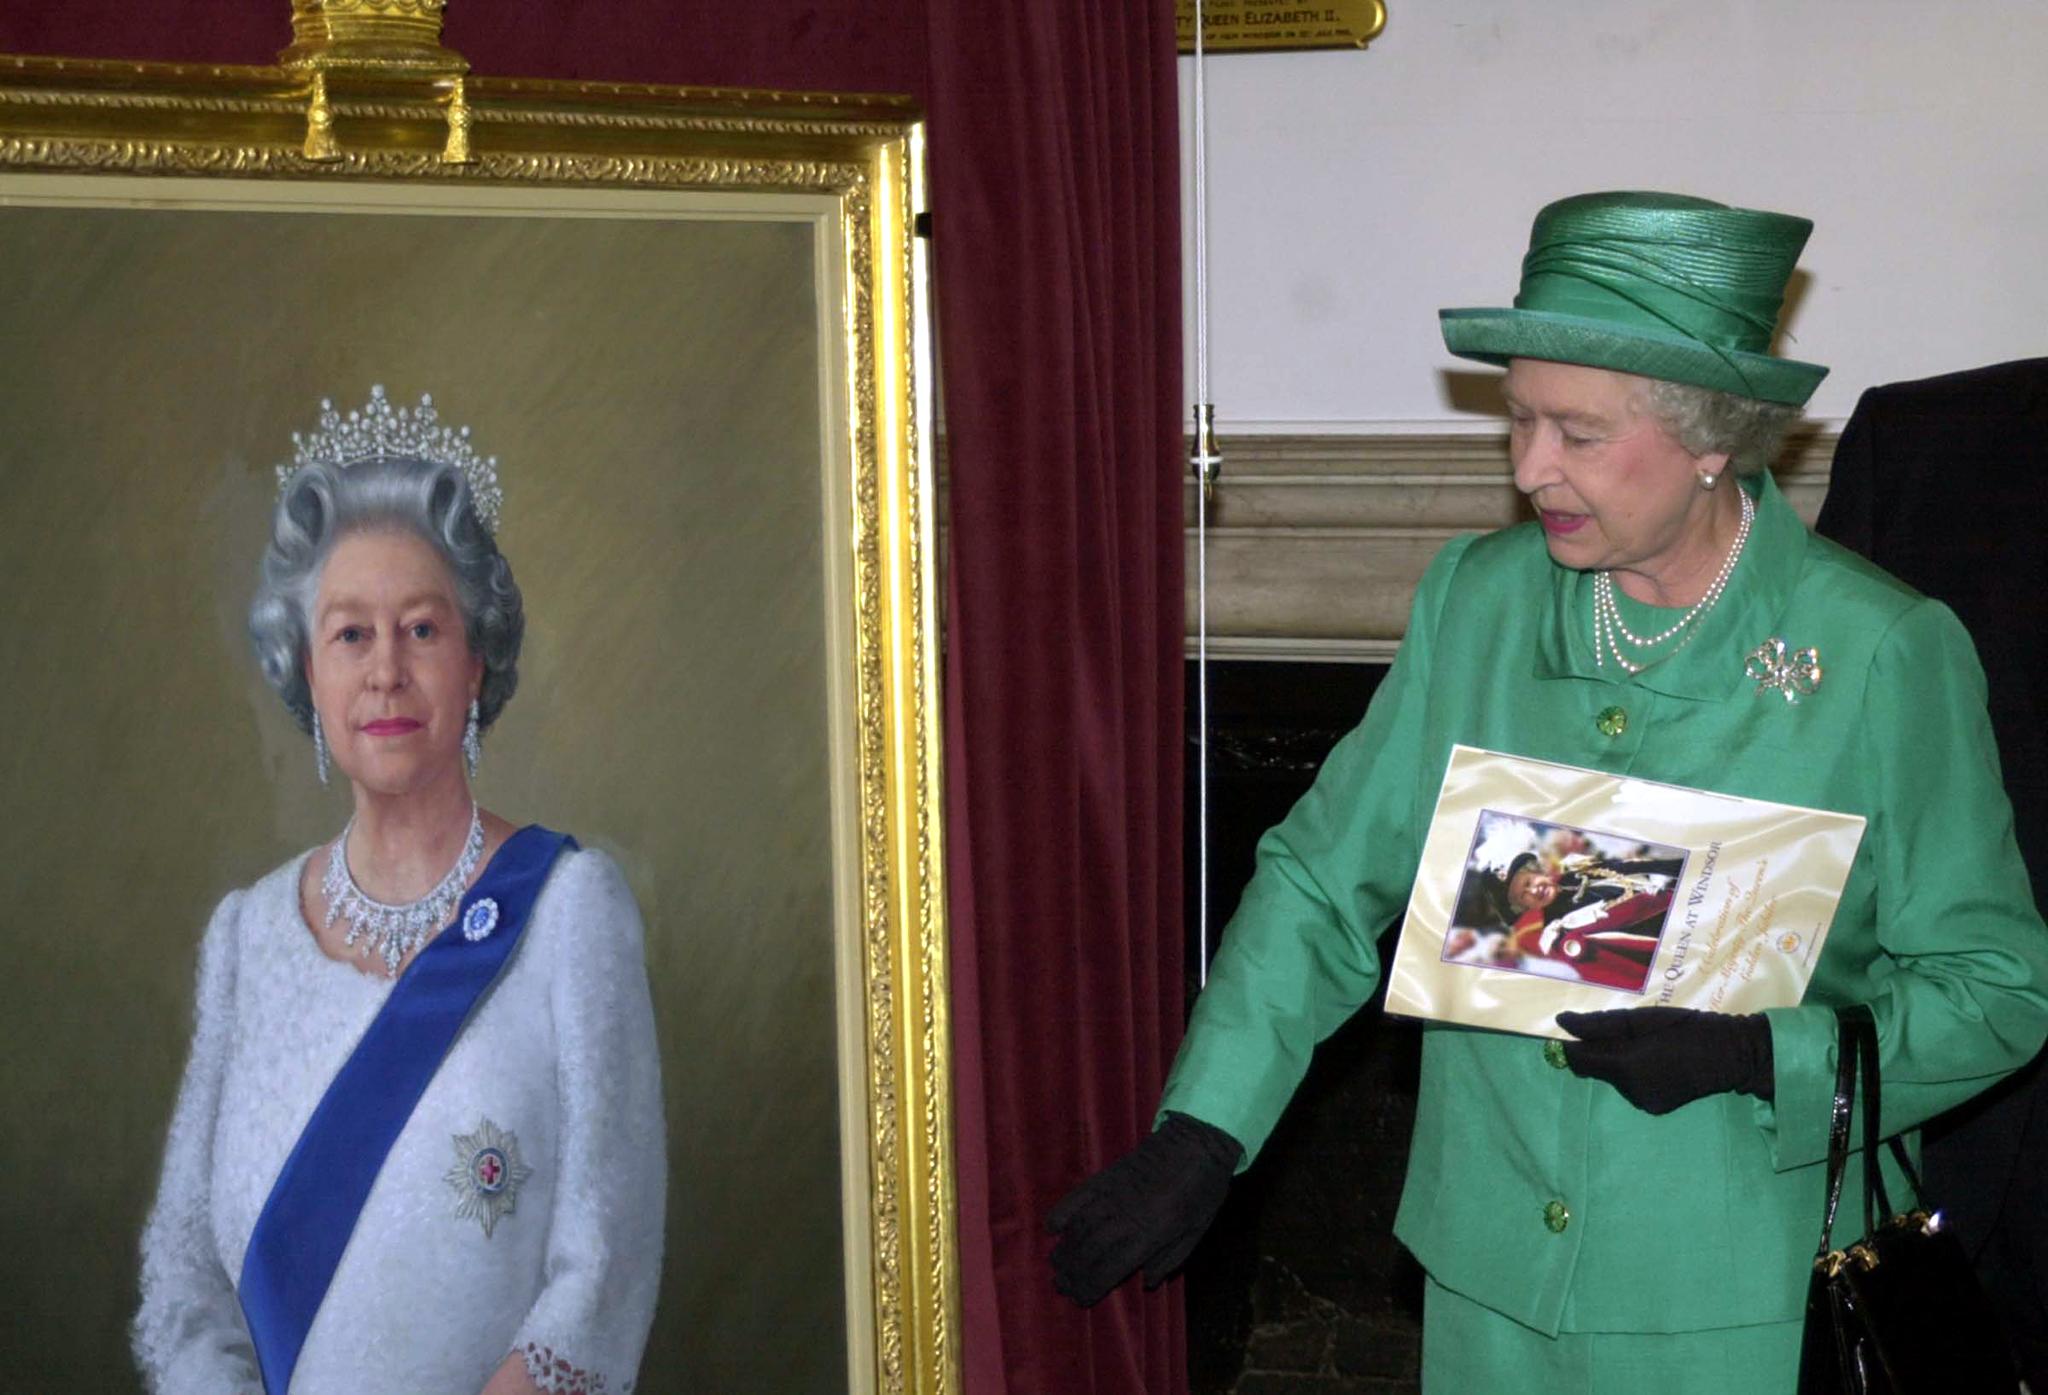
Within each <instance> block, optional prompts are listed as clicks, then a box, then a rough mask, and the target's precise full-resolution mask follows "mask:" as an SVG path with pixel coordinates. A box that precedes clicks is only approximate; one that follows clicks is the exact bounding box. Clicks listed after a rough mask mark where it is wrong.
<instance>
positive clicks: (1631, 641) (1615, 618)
mask: <svg viewBox="0 0 2048 1395" xmlns="http://www.w3.org/2000/svg"><path fill="white" fill-rule="evenodd" d="M1736 493H1737V494H1739V495H1740V496H1741V498H1742V522H1741V523H1740V524H1739V525H1737V527H1736V529H1735V543H1734V545H1733V546H1732V547H1730V548H1729V549H1728V556H1727V558H1726V560H1724V561H1723V562H1722V563H1721V570H1720V572H1719V573H1718V574H1717V575H1716V576H1715V577H1714V580H1713V582H1712V584H1711V585H1709V586H1708V587H1707V593H1706V594H1705V595H1704V596H1701V597H1700V598H1699V600H1697V601H1695V602H1694V603H1693V607H1692V609H1691V610H1688V611H1687V612H1686V613H1685V614H1683V615H1681V616H1679V617H1678V619H1676V620H1675V621H1673V622H1672V623H1671V624H1670V625H1668V626H1667V627H1665V629H1664V630H1663V631H1661V632H1660V633H1658V634H1654V635H1650V636H1648V637H1644V636H1641V635H1638V634H1636V633H1635V632H1633V631H1632V630H1630V629H1629V627H1628V626H1627V625H1626V624H1624V623H1622V619H1621V607H1620V606H1619V605H1617V604H1616V603H1615V600H1614V573H1613V572H1597V573H1595V574H1594V576H1593V663H1594V665H1595V666H1596V667H1605V666H1606V663H1607V658H1606V655H1608V654H1611V655H1613V656H1614V662H1615V663H1617V664H1619V665H1621V667H1622V669H1623V670H1624V671H1626V672H1628V673H1641V672H1642V671H1643V670H1644V669H1646V668H1648V667H1649V666H1650V665H1651V664H1653V663H1655V662H1656V661H1657V659H1661V658H1669V657H1670V654H1660V655H1657V656H1656V658H1648V659H1644V660H1643V661H1642V662H1640V663H1637V662H1635V661H1633V660H1631V659H1629V658H1628V657H1627V656H1626V655H1624V654H1623V653H1622V652H1621V646H1622V644H1623V642H1624V641H1625V642H1626V643H1627V644H1628V645H1629V646H1630V647H1631V648H1633V649H1635V650H1637V651H1638V652H1640V651H1643V650H1647V649H1654V648H1656V647H1657V646H1658V645H1660V644H1662V643H1664V642H1665V641H1666V640H1669V639H1671V638H1672V637H1673V636H1675V635H1677V634H1678V633H1679V632H1680V631H1683V630H1686V629H1687V628H1688V627H1689V626H1691V625H1692V624H1693V623H1694V622H1695V621H1697V620H1699V619H1700V618H1701V617H1702V616H1704V615H1705V614H1706V613H1707V612H1708V611H1710V610H1712V609H1713V608H1714V602H1716V601H1718V600H1720V599H1721V592H1722V591H1724V590H1725V589H1727V586H1728V577H1729V575H1730V574H1731V573H1733V572H1734V570H1735V563H1736V562H1737V560H1739V559H1740V558H1741V556H1742V545H1743V544H1744V543H1746V542H1748V541H1749V525H1750V524H1751V523H1752V522H1754V521H1755V519H1756V503H1755V501H1753V500H1752V499H1751V498H1750V497H1749V492H1748V491H1747V490H1737V491H1736ZM1696 633H1698V631H1696V630H1695V631H1692V632H1691V633H1688V634H1687V635H1686V636H1685V638H1684V639H1682V640H1680V641H1679V642H1678V645H1677V647H1676V648H1674V649H1673V650H1671V654H1676V653H1677V652H1678V650H1679V649H1683V648H1685V646H1686V645H1688V644H1690V643H1691V642H1692V636H1693V634H1696ZM1603 650H1604V651H1605V652H1604V653H1603V652H1602V651H1603Z"/></svg>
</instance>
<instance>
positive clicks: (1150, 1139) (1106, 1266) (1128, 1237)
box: [1046, 1114, 1244, 1308]
mask: <svg viewBox="0 0 2048 1395" xmlns="http://www.w3.org/2000/svg"><path fill="white" fill-rule="evenodd" d="M1243 1156H1244V1149H1243V1148H1242V1147H1241V1146H1239V1144H1238V1141H1237V1140H1236V1139H1234V1138H1232V1137H1231V1136H1230V1135H1229V1134H1227V1133H1225V1132H1224V1131H1223V1130H1221V1129H1219V1128H1217V1127H1215V1126H1214V1125H1213V1124H1205V1123H1203V1122H1202V1121H1201V1120H1200V1119H1196V1118H1193V1117H1192V1116H1190V1115H1186V1114H1168V1115H1167V1116H1166V1119H1165V1122H1163V1123H1161V1124H1160V1126H1159V1127H1158V1129H1156V1130H1155V1131H1154V1132H1152V1133H1151V1134H1150V1135H1148V1136H1147V1137H1146V1138H1145V1139H1144V1140H1143V1141H1142V1142H1140V1143H1139V1144H1138V1146H1137V1147H1136V1148H1133V1149H1132V1150H1131V1151H1130V1152H1128V1153H1126V1154H1124V1155H1123V1156H1122V1157H1121V1158H1118V1159H1117V1160H1116V1161H1115V1162H1113V1163H1111V1164H1110V1165H1109V1166H1108V1167H1106V1168H1104V1169H1103V1170H1102V1171H1100V1172H1098V1173H1096V1174H1095V1175H1094V1176H1093V1177H1090V1178H1089V1179H1088V1180H1087V1181H1085V1182H1083V1183H1081V1185H1080V1186H1078V1187H1076V1188H1074V1190H1072V1191H1071V1192H1068V1193H1067V1195H1066V1197H1065V1199H1063V1200H1062V1201H1061V1202H1060V1204H1059V1205H1057V1206H1055V1207H1054V1208H1053V1209H1052V1214H1051V1215H1050V1216H1048V1217H1047V1218H1046V1229H1048V1230H1050V1231H1052V1232H1053V1233H1054V1234H1056V1235H1058V1236H1059V1237H1060V1242H1059V1244H1058V1245H1056V1246H1055V1247H1054V1248H1053V1252H1052V1270H1053V1286H1054V1287H1055V1288H1057V1289H1058V1290H1059V1291H1060V1292H1061V1293H1064V1294H1065V1295H1066V1296H1067V1297H1069V1298H1071V1299H1073V1300H1074V1301H1075V1302H1076V1303H1079V1304H1080V1305H1081V1306H1082V1307H1084V1308H1088V1307H1093V1306H1094V1305H1095V1304H1096V1303H1099V1302H1101V1301H1102V1299H1103V1297H1104V1296H1105V1295H1106V1294H1108V1292H1109V1291H1110V1290H1111V1289H1113V1288H1115V1287H1116V1286H1117V1285H1118V1284H1120V1283H1122V1282H1123V1281H1124V1280H1125V1279H1127V1278H1129V1277H1130V1276H1131V1274H1132V1272H1133V1271H1135V1270H1137V1269H1140V1268H1142V1269H1143V1270H1144V1271H1145V1287H1147V1288H1157V1287H1158V1286H1159V1285H1160V1284H1161V1283H1163V1282H1164V1281H1165V1280H1166V1278H1167V1276H1168V1275H1170V1274H1172V1273H1173V1271H1174V1270H1176V1269H1178V1268H1180V1266H1181V1264H1182V1262H1183V1261H1185V1260H1186V1259H1187V1257H1188V1253H1189V1251H1191V1250H1193V1249H1194V1248H1195V1242H1196V1241H1197V1240H1199V1239H1201V1238H1202V1232H1203V1231H1205V1230H1207V1229H1208V1228H1209V1222H1210V1221H1212V1220H1214V1219H1215V1218H1216V1212H1217V1211H1218V1210H1219V1209H1220V1208H1221V1207H1222V1205H1223V1197H1224V1194H1225V1193H1226V1192H1228V1191H1229V1190H1230V1178H1231V1176H1232V1174H1234V1173H1235V1172H1236V1171H1237V1164H1238V1160H1239V1159H1240V1158H1242V1157H1243Z"/></svg>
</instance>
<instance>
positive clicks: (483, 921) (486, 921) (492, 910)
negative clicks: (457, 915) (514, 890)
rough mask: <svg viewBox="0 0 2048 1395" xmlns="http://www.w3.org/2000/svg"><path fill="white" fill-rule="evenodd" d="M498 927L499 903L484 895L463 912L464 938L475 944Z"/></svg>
mask: <svg viewBox="0 0 2048 1395" xmlns="http://www.w3.org/2000/svg"><path fill="white" fill-rule="evenodd" d="M497 928H498V903H497V902H496V901H493V900H492V899H491V898H490V897H488V896H484V897H480V898H478V900H477V901H476V902H475V903H474V904H472V905H471V906H470V908H469V909H468V910H466V911H464V912H463V913H462V938H463V939H465V940H468V941H469V942H470V943H471V944H475V943H476V942H477V941H478V940H481V939H483V938H484V937H485V936H486V935H489V934H490V933H491V932H492V931H493V930H495V929H497Z"/></svg>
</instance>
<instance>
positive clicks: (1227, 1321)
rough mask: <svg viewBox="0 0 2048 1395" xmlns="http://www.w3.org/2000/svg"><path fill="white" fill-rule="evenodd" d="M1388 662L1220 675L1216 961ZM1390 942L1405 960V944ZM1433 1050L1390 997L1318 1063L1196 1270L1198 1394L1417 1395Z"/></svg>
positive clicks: (1329, 1045)
mask: <svg viewBox="0 0 2048 1395" xmlns="http://www.w3.org/2000/svg"><path fill="white" fill-rule="evenodd" d="M1385 674H1386V667H1385V666H1384V665H1380V664H1337V663H1278V662H1266V661H1243V662H1228V663H1211V664H1210V666H1209V726H1210V740H1209V766H1210V775H1209V859H1210V861H1209V888H1210V932H1211V941H1212V942H1211V944H1210V946H1209V948H1210V952H1211V953H1212V954H1213V953H1214V950H1215V944H1214V940H1215V939H1216V938H1218V937H1220V935H1221V933H1222V930H1223V927H1224V925H1225V924H1226V923H1227V922H1228V921H1229V918H1230V915H1231V913H1232V912H1233V911H1234V910H1235V909H1236V907H1237V900H1238V896H1239V894H1240V892H1241V891H1242V890H1243V888H1244V883H1245V880H1246V879H1247V878H1248V877H1249V876H1250V875H1251V870H1252V862H1253V849H1254V847H1255V846H1256V844H1257V843H1258V840H1259V836H1260V835H1261V834H1262V833H1264V832H1265V831H1266V829H1267V828H1268V827H1270V826H1271V825H1273V824H1274V823H1277V822H1278V821H1279V820H1280V818H1281V817H1282V816H1283V815H1285V814H1286V812H1287V810H1288V809H1289V807H1291V806H1292V805H1293V803H1294V801H1295V800H1296V799H1298V798H1300V796H1301V794H1302V793H1303V791H1305V790H1306V789H1307V788H1308V786H1309V784H1310V782H1311V781H1312V780H1313V779H1314V778H1315V773H1316V770H1317V768H1318V767H1319V766H1320V765H1321V764H1322V761H1323V758H1324V757H1325V756H1326V755H1328V754H1329V750H1330V748H1331V747H1332V746H1333V745H1335V744H1336V742H1337V739H1338V738H1339V737H1341V736H1342V735H1343V734H1344V733H1345V732H1347V731H1349V730H1350V729H1351V728H1352V727H1353V726H1354V725H1356V724H1357V722H1358V720H1359V719H1360V718H1361V717H1362V716H1363V715H1364V713H1365V706H1366V703H1367V702H1368V701H1369V700H1370V698H1371V697H1372V693H1373V690H1374V689H1375V688H1376V687H1378V686H1379V682H1380V680H1381V679H1382V678H1383V677H1384V676H1385ZM1187 681H1188V703H1187V707H1188V744H1187V809H1186V815H1187V824H1186V827H1187V837H1186V853H1187V857H1186V865H1187V881H1186V893H1187V925H1188V934H1187V965H1188V979H1187V994H1188V1001H1189V1002H1190V1003H1192V1002H1193V1000H1194V995H1195V991H1196V978H1195V966H1196V964H1197V963H1198V962H1199V949H1198V943H1197V918H1196V907H1197V904H1198V903H1197V899H1196V892H1197V881H1198V879H1199V865H1200V858H1199V851H1200V849H1199V843H1198V839H1199V837H1200V831H1199V830H1200V824H1199V820H1198V818H1197V805H1196V799H1197V786H1196V779H1197V769H1198V766H1197V756H1198V751H1197V745H1196V742H1197V732H1198V728H1197V721H1198V708H1197V703H1196V688H1195V683H1196V672H1195V666H1194V665H1193V664H1192V663H1191V664H1189V665H1188V670H1187ZM1392 930H1393V927H1392V926H1390V927H1389V928H1388V934H1387V936H1384V937H1383V938H1382V941H1381V952H1382V954H1383V955H1385V954H1388V953H1390V952H1391V950H1392V944H1391V934H1392ZM1419 1043H1420V1034H1419V1032H1418V1030H1417V1028H1416V1026H1415V1025H1414V1024H1413V1023H1410V1022H1402V1021H1398V1020H1393V1019H1389V1018H1387V1017H1385V1016H1383V1015H1382V1014H1381V1013H1380V1011H1379V1004H1378V1000H1377V998H1375V1000H1374V1001H1373V1002H1372V1003H1370V1004H1368V1005H1367V1006H1366V1007H1365V1008H1364V1009H1363V1010H1361V1011H1360V1012H1359V1013H1358V1014H1357V1015H1356V1016H1355V1017H1353V1018H1352V1020H1351V1021H1350V1022H1349V1023H1347V1024H1346V1025H1345V1026H1343V1027H1342V1028H1340V1029H1339V1030H1338V1031H1337V1032H1336V1034H1335V1035H1333V1036H1332V1037H1331V1038H1330V1039H1329V1040H1328V1041H1326V1042H1324V1043H1323V1045H1322V1046H1321V1047H1320V1048H1319V1049H1318V1051H1317V1052H1316V1057H1315V1062H1314V1064H1313V1065H1312V1066H1311V1067H1310V1070H1309V1073H1308V1077H1307V1079H1306V1080H1305V1081H1304V1082H1303V1084H1302V1087H1301V1089H1300V1090H1299V1091H1298V1092H1297V1093H1296V1095H1295V1097H1294V1102H1293V1104H1292V1105H1291V1106H1290V1107H1289V1109H1288V1111H1287V1113H1286V1115H1285V1116H1284V1117H1283V1118H1282V1120H1281V1121H1280V1125H1279V1127H1278V1128H1277V1129H1276V1130H1275V1131H1274V1133H1273V1136H1272V1138H1271V1139H1270V1140H1269V1141H1268V1142H1267V1144H1266V1147H1265V1149H1264V1151H1263V1152H1262V1153H1261V1154H1260V1156H1259V1159H1258V1161H1257V1162H1256V1163H1254V1164H1253V1165H1252V1167H1251V1169H1250V1170H1249V1171H1247V1172H1245V1173H1244V1174H1243V1175H1241V1176H1240V1177H1239V1178H1238V1179H1237V1181H1236V1183H1235V1184H1234V1185H1233V1186H1232V1188H1231V1194H1230V1199H1229V1200H1228V1201H1227V1202H1226V1203H1225V1205H1224V1208H1223V1211H1222V1213H1221V1214H1220V1215H1219V1216H1218V1217H1217V1220H1216V1224H1215V1225H1214V1226H1213V1227H1212V1228H1211V1230H1210V1231H1209V1234H1208V1235H1207V1237H1205V1238H1204V1240H1203V1241H1202V1243H1201V1244H1200V1245H1199V1246H1198V1247H1197V1248H1196V1250H1195V1253H1194V1255H1193V1257H1192V1258H1191V1259H1190V1261H1189V1263H1188V1266H1187V1270H1186V1277H1185V1280H1184V1282H1185V1283H1186V1286H1187V1287H1186V1298H1187V1308H1188V1379H1189V1388H1190V1390H1191V1392H1192V1395H1412V1392H1414V1391H1416V1390H1417V1389H1418V1388H1419V1371H1420V1350H1421V1345H1420V1344H1421V1329H1422V1274H1421V1270H1420V1268H1418V1267H1417V1265H1416V1264H1415V1261H1414V1260H1413V1259H1412V1258H1410V1257H1409V1255H1408V1253H1407V1252H1406V1251H1405V1250H1403V1249H1402V1248H1401V1247H1400V1245H1398V1244H1397V1243H1396V1242H1395V1240H1394V1236H1393V1225H1394V1210H1395V1207H1396V1204H1397V1203H1398V1201H1399V1199H1400V1193H1401V1182H1402V1178H1403V1176H1404V1174H1405V1171H1406V1166H1407V1156H1408V1135H1409V1131H1410V1129H1411V1128H1412V1126H1413V1124H1414V1119H1415V1088H1416V1074H1417V1070H1418V1061H1419Z"/></svg>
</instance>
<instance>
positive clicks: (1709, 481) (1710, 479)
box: [1700, 470, 1721, 489]
mask: <svg viewBox="0 0 2048 1395" xmlns="http://www.w3.org/2000/svg"><path fill="white" fill-rule="evenodd" d="M1720 482H1721V477H1720V476H1719V475H1716V474H1713V473H1711V472H1710V471H1707V470H1702V471H1700V488H1701V489H1712V488H1713V487H1714V486H1715V485H1717V484H1719V483H1720Z"/></svg>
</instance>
